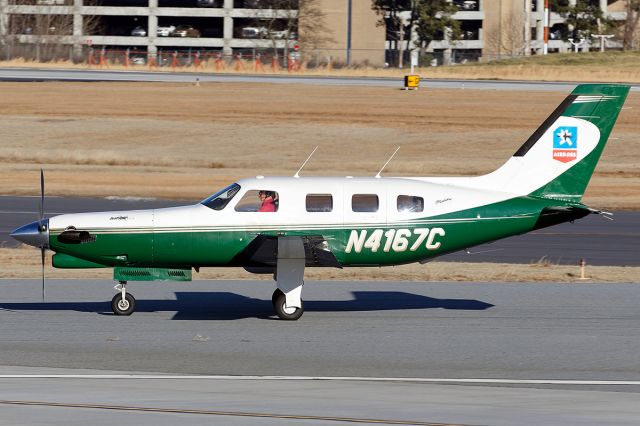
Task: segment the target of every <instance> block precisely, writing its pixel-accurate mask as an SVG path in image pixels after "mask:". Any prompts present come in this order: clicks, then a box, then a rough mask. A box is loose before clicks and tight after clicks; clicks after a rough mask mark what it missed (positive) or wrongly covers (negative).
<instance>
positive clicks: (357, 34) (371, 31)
mask: <svg viewBox="0 0 640 426" xmlns="http://www.w3.org/2000/svg"><path fill="white" fill-rule="evenodd" d="M348 3H349V0H319V5H320V7H321V8H322V10H323V11H324V13H325V14H326V23H327V26H328V28H329V32H330V35H331V37H332V38H333V40H332V41H331V42H328V43H326V47H327V53H328V54H329V55H331V56H332V59H334V60H337V61H340V62H344V63H346V62H347V28H348ZM351 7H352V9H351V58H350V59H351V63H352V64H358V63H363V62H368V63H371V64H372V65H376V66H381V65H383V64H384V49H385V29H384V27H382V26H377V25H376V24H377V22H378V15H376V13H375V12H374V11H373V10H372V9H371V3H370V1H369V0H352V5H351Z"/></svg>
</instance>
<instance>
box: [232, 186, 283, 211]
mask: <svg viewBox="0 0 640 426" xmlns="http://www.w3.org/2000/svg"><path fill="white" fill-rule="evenodd" d="M279 205H280V197H279V196H278V193H277V192H276V191H270V190H266V189H260V190H258V189H251V190H249V191H247V192H246V193H245V194H244V196H243V197H242V199H241V200H240V201H238V204H236V211H237V212H265V213H275V212H277V211H278V206H279Z"/></svg>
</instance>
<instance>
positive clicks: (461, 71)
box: [0, 51, 640, 83]
mask: <svg viewBox="0 0 640 426" xmlns="http://www.w3.org/2000/svg"><path fill="white" fill-rule="evenodd" d="M0 67H27V68H52V67H55V68H63V69H88V68H89V66H88V65H87V64H74V63H72V62H70V61H57V62H49V63H40V62H33V61H25V60H23V59H14V60H11V61H0ZM92 69H100V68H99V67H98V66H95V65H94V66H93V67H92ZM104 69H108V70H113V71H124V70H129V71H130V70H134V71H136V70H137V71H149V70H150V69H149V67H147V66H144V65H133V66H130V67H129V68H125V67H124V66H123V65H109V66H107V67H105V68H104ZM153 70H155V71H158V70H157V69H153ZM168 71H171V68H161V69H160V70H159V71H158V72H168ZM178 71H180V72H209V73H213V72H216V68H215V65H214V63H213V61H210V62H209V63H207V62H203V65H202V67H199V68H195V67H184V68H178ZM222 72H224V73H232V74H236V73H240V74H253V73H256V70H255V68H254V65H253V63H252V62H249V61H243V69H242V70H240V71H236V70H235V69H234V66H233V65H231V66H227V68H226V69H224V70H223V71H222ZM263 72H264V73H266V74H288V72H287V71H286V70H280V71H277V72H273V71H271V70H270V67H268V66H265V67H264V71H263ZM408 72H409V71H408V70H407V69H395V68H386V69H385V68H374V67H367V66H362V67H354V68H326V67H319V68H306V69H303V70H301V71H298V72H296V73H294V74H299V75H321V76H340V77H395V78H398V77H402V76H404V75H406V74H407V73H408ZM416 73H417V74H420V75H422V76H423V77H426V78H433V77H436V78H465V79H503V80H545V81H581V82H627V83H639V82H640V54H639V53H638V52H614V51H611V52H606V53H600V52H592V53H579V54H574V53H565V54H552V55H547V56H535V55H534V56H531V57H528V58H522V57H521V58H514V59H505V60H501V61H490V62H480V63H476V62H472V63H468V64H465V65H452V66H440V67H427V68H418V69H417V71H416Z"/></svg>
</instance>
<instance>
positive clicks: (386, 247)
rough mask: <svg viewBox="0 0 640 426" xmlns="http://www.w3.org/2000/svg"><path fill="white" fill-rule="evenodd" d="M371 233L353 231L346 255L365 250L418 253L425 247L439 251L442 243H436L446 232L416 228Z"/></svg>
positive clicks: (436, 229)
mask: <svg viewBox="0 0 640 426" xmlns="http://www.w3.org/2000/svg"><path fill="white" fill-rule="evenodd" d="M367 234H369V231H368V230H366V229H362V230H360V231H357V230H352V231H351V235H349V241H348V242H347V248H346V250H345V251H346V253H351V251H355V252H356V253H360V252H362V250H363V249H367V250H370V251H371V252H373V253H376V252H378V251H379V250H382V251H383V252H384V253H388V252H390V251H394V252H404V251H407V250H409V251H416V250H418V249H419V248H420V247H422V246H423V245H424V247H425V248H426V249H427V250H437V249H439V248H440V245H441V242H440V241H436V238H438V237H444V235H445V232H444V229H442V228H432V229H429V228H414V229H413V231H412V230H410V229H389V230H387V231H385V230H384V229H374V230H373V231H371V233H370V234H369V235H368V236H367Z"/></svg>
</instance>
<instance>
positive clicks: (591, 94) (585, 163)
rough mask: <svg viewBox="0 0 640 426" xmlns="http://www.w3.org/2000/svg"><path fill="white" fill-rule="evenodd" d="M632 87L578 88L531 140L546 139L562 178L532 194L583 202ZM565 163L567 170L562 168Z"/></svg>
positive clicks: (596, 86)
mask: <svg viewBox="0 0 640 426" xmlns="http://www.w3.org/2000/svg"><path fill="white" fill-rule="evenodd" d="M629 88H630V87H629V86H626V85H614V84H581V85H579V86H578V87H576V88H575V90H574V91H573V92H572V93H571V95H569V96H568V97H567V99H565V101H564V102H563V103H562V104H561V105H560V107H558V109H556V111H554V114H552V116H551V117H549V119H547V121H545V123H543V125H542V126H541V128H540V129H538V131H536V133H534V136H532V138H531V139H535V140H533V141H532V142H533V143H532V144H535V143H536V142H538V140H540V141H543V140H544V139H546V140H544V143H545V144H546V148H545V151H547V152H548V154H546V153H545V156H546V160H547V161H549V162H550V167H555V168H556V169H557V170H558V173H559V175H557V176H556V177H554V178H553V179H552V180H550V181H549V182H547V183H545V184H544V185H543V186H541V187H539V188H538V189H536V190H535V191H533V192H532V193H531V194H530V195H532V196H537V197H543V198H553V199H561V200H565V201H570V202H579V201H580V200H581V199H582V196H583V194H584V192H585V189H586V188H587V185H588V183H589V180H590V179H591V175H592V174H593V171H594V169H595V167H596V164H597V163H598V160H599V159H600V156H601V155H602V151H603V150H604V147H605V145H606V143H607V140H608V139H609V135H610V134H611V130H612V129H613V125H614V124H615V122H616V120H617V118H618V114H619V113H620V110H621V109H622V105H623V104H624V101H625V99H626V98H627V95H628V93H629ZM551 132H552V133H553V134H550V133H551ZM572 133H575V134H572ZM536 134H537V136H538V137H536V138H534V137H535V136H536ZM543 135H545V137H544V138H543ZM528 142H529V141H528ZM525 145H526V144H525ZM523 148H524V146H523ZM521 150H522V148H521ZM525 154H526V153H525ZM516 155H517V153H516ZM558 163H560V164H558ZM562 163H564V164H565V165H566V168H565V169H562V168H559V167H561V166H562Z"/></svg>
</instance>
